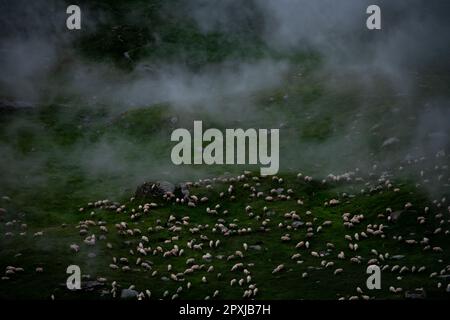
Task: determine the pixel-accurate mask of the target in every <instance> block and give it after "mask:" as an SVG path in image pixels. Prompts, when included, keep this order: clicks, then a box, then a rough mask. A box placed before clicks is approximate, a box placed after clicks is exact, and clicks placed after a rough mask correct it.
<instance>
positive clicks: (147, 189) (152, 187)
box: [135, 181, 175, 198]
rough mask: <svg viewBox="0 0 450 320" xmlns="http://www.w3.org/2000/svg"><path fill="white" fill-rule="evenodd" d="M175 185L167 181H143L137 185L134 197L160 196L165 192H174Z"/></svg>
mask: <svg viewBox="0 0 450 320" xmlns="http://www.w3.org/2000/svg"><path fill="white" fill-rule="evenodd" d="M174 191H175V185H174V184H173V183H170V182H168V181H157V182H145V183H143V184H142V185H140V186H139V187H137V189H136V192H135V196H136V197H144V198H145V197H152V196H153V197H160V196H163V195H164V194H165V193H167V192H172V193H173V192H174Z"/></svg>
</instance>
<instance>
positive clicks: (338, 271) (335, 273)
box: [334, 268, 344, 275]
mask: <svg viewBox="0 0 450 320" xmlns="http://www.w3.org/2000/svg"><path fill="white" fill-rule="evenodd" d="M342 272H344V269H342V268H338V269H336V270H334V275H338V274H341V273H342Z"/></svg>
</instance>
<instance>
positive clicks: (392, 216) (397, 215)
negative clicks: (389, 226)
mask: <svg viewBox="0 0 450 320" xmlns="http://www.w3.org/2000/svg"><path fill="white" fill-rule="evenodd" d="M408 213H417V211H415V210H397V211H394V212H391V214H390V215H389V217H390V220H391V221H392V222H396V221H398V220H399V219H400V217H401V216H402V215H404V214H408Z"/></svg>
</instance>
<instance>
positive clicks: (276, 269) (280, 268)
mask: <svg viewBox="0 0 450 320" xmlns="http://www.w3.org/2000/svg"><path fill="white" fill-rule="evenodd" d="M283 269H284V264H280V265H278V266H277V267H276V268H275V269H273V271H272V274H274V273H278V272H280V271H281V270H283Z"/></svg>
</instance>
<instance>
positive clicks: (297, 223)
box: [292, 221, 305, 228]
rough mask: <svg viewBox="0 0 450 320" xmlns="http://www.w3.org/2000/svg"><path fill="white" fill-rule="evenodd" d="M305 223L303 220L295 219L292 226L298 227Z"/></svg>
mask: <svg viewBox="0 0 450 320" xmlns="http://www.w3.org/2000/svg"><path fill="white" fill-rule="evenodd" d="M304 224H305V223H304V222H302V221H294V222H292V227H293V228H298V227H301V226H302V225H304Z"/></svg>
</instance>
